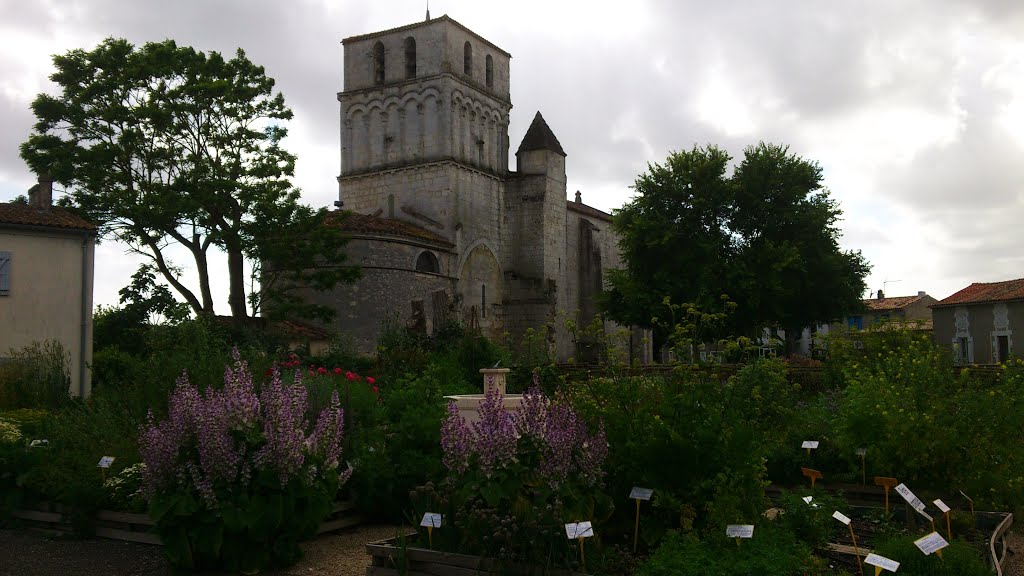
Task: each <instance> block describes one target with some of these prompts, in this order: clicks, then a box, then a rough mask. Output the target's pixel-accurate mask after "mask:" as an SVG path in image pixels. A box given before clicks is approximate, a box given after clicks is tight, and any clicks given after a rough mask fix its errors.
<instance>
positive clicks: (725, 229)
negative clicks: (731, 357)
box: [604, 143, 870, 337]
mask: <svg viewBox="0 0 1024 576" xmlns="http://www.w3.org/2000/svg"><path fill="white" fill-rule="evenodd" d="M731 160H732V158H731V157H730V156H729V154H728V153H726V152H725V151H724V150H722V149H720V148H718V147H716V146H713V145H709V146H706V147H703V148H702V147H694V148H693V149H691V150H688V151H682V152H673V153H672V154H670V155H669V157H668V159H667V160H666V162H665V163H664V164H653V165H649V167H648V171H647V172H646V173H645V174H642V175H640V176H639V177H638V178H637V180H636V183H635V184H634V186H633V188H634V190H635V191H636V193H637V195H636V197H635V198H634V199H633V200H632V201H631V202H629V203H628V204H626V205H625V206H624V207H623V208H622V209H620V210H618V211H616V213H615V215H614V227H615V230H616V231H617V232H618V234H619V236H620V242H619V245H620V248H621V249H622V252H623V257H624V260H625V262H626V268H625V269H622V270H616V271H613V272H612V273H611V274H610V276H609V291H608V292H607V293H606V294H605V296H604V306H605V309H606V311H607V312H608V314H609V315H610V316H611V317H612V318H614V319H616V320H619V321H623V322H628V323H632V324H637V325H642V326H652V327H654V326H656V325H657V324H658V322H657V320H656V318H657V317H658V316H659V315H664V314H666V313H668V310H667V309H665V306H664V304H663V302H664V301H665V298H666V297H667V298H669V299H670V301H672V302H687V303H692V304H693V305H696V306H698V307H699V308H700V309H703V310H707V311H709V312H715V311H725V306H726V303H727V302H729V301H731V302H735V306H736V310H735V311H734V312H733V313H731V314H730V315H729V321H728V322H726V323H724V324H723V325H722V326H721V328H720V330H719V331H720V332H721V334H718V335H719V336H721V335H724V334H737V335H751V336H753V335H755V334H756V333H757V331H758V330H759V329H760V328H762V327H765V326H772V325H775V326H780V327H783V328H786V329H787V334H795V333H797V332H798V331H799V330H800V329H801V328H802V327H803V326H807V325H809V324H814V323H820V322H828V321H832V320H834V319H836V318H839V317H841V316H843V315H845V314H846V313H848V312H851V311H853V310H856V309H857V308H858V307H859V306H860V305H861V301H860V295H861V294H862V293H863V291H864V287H865V286H864V277H865V276H866V275H867V273H868V271H869V269H870V268H869V265H868V264H867V262H866V261H865V260H864V258H863V256H862V255H861V253H860V252H859V251H844V250H841V249H840V248H839V242H838V236H839V230H838V228H837V227H836V223H837V222H838V220H839V217H840V216H841V214H842V211H841V210H840V209H839V206H838V205H837V204H836V202H835V201H834V200H833V199H832V198H831V197H830V196H829V193H828V191H827V190H825V189H824V188H823V187H822V174H821V168H820V167H819V166H818V165H817V164H816V163H814V162H811V161H808V160H805V159H803V158H800V157H798V156H795V155H792V154H790V152H789V149H788V148H787V147H785V146H779V145H775V144H766V143H760V144H758V145H757V146H751V147H748V148H747V149H746V150H745V151H744V157H743V160H742V161H741V162H740V163H739V165H738V166H736V168H735V170H733V172H732V174H731V175H727V172H728V167H729V163H730V161H731ZM723 295H727V296H728V298H727V299H723ZM730 306H731V305H730ZM659 336H660V337H664V335H663V334H662V335H659Z"/></svg>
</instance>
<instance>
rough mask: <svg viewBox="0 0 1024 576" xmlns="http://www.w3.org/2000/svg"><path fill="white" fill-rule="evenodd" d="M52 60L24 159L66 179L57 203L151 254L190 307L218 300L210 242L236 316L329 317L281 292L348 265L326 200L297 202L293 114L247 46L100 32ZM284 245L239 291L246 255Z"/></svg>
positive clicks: (346, 274) (328, 282)
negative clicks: (182, 258)
mask: <svg viewBox="0 0 1024 576" xmlns="http://www.w3.org/2000/svg"><path fill="white" fill-rule="evenodd" d="M53 61H54V65H55V67H56V72H55V73H54V74H53V75H52V76H51V77H50V78H51V79H52V80H53V81H54V82H55V83H56V84H57V86H58V88H59V93H58V94H56V95H49V94H40V95H39V96H38V97H37V98H36V99H35V101H34V102H33V103H32V110H33V111H34V112H35V115H36V118H37V120H38V121H37V123H36V125H35V128H34V132H33V134H31V135H30V137H29V139H28V140H27V141H26V142H25V143H23V144H22V146H21V156H22V158H23V159H24V160H25V161H26V162H27V163H28V165H29V166H30V167H31V168H32V169H33V170H35V171H36V172H39V173H48V174H50V175H51V176H52V177H53V178H54V180H55V181H56V182H58V183H60V184H63V185H64V186H65V188H66V190H67V195H66V196H65V198H64V199H63V201H64V202H65V203H66V204H68V205H70V206H71V207H73V208H76V209H77V210H79V211H80V212H81V213H82V214H83V215H84V216H85V217H87V218H89V219H91V220H92V221H93V222H95V223H97V224H98V225H99V226H100V230H101V232H102V234H103V235H104V236H107V237H113V238H116V239H118V240H120V241H122V242H124V243H125V244H126V245H128V246H129V248H130V249H131V250H133V251H135V252H137V253H139V254H142V255H145V256H147V257H148V258H149V259H150V260H151V264H152V266H153V267H154V268H155V269H156V270H158V271H159V272H160V273H161V274H162V275H163V277H164V278H165V279H166V280H167V282H168V283H169V284H170V285H171V286H172V287H173V288H174V289H175V290H176V291H177V292H178V294H180V295H181V297H182V298H183V299H184V301H185V302H186V303H187V304H188V305H189V306H190V307H191V308H192V310H194V311H195V312H196V313H197V314H211V313H212V312H213V309H214V299H213V294H212V293H211V288H210V263H209V255H210V248H211V247H214V248H216V249H219V250H223V251H224V252H225V253H226V254H227V273H228V276H229V294H228V303H229V305H230V309H231V314H232V315H233V316H235V317H244V316H246V315H247V314H248V310H247V307H246V303H247V300H248V301H249V302H250V303H253V304H254V305H255V304H257V303H267V302H269V301H277V302H280V303H281V304H282V307H281V308H278V310H277V311H278V312H283V311H285V310H287V311H288V312H289V313H298V314H303V315H314V316H320V317H325V316H328V315H329V311H328V310H326V309H324V308H321V307H317V306H310V305H305V304H303V303H302V302H301V299H298V298H295V297H294V295H292V296H289V295H288V294H289V291H290V290H293V289H294V288H295V287H297V286H313V287H314V288H319V289H323V288H329V287H331V286H333V285H334V284H336V283H337V282H340V281H344V280H349V279H352V278H354V277H355V275H356V271H355V270H354V269H353V268H351V267H347V266H344V265H343V262H344V252H343V247H344V244H345V240H344V237H343V236H342V233H341V231H340V230H339V228H338V227H337V226H326V225H324V224H325V221H326V219H327V217H328V214H327V212H326V210H319V211H314V210H311V209H309V208H308V207H306V206H303V205H302V204H300V203H299V191H298V190H296V189H295V188H293V187H292V185H291V183H290V181H289V177H291V176H292V175H293V171H294V167H295V156H294V155H292V154H290V153H289V152H288V151H286V150H285V149H284V148H283V147H282V146H281V142H282V140H283V139H284V138H285V136H286V135H287V133H288V132H287V129H286V128H285V125H284V124H285V122H287V121H288V120H289V119H291V118H292V111H291V110H290V109H289V108H288V107H287V106H286V105H285V102H284V97H283V96H282V95H281V93H280V92H277V93H275V92H274V90H273V88H274V80H273V79H271V78H269V77H267V76H266V74H265V73H264V70H263V68H262V67H261V66H257V65H255V64H253V63H252V62H251V61H249V59H248V58H246V56H245V53H244V52H243V51H242V50H239V51H238V52H237V54H236V55H235V57H234V58H232V59H230V60H227V59H225V58H223V57H222V56H221V55H220V54H218V53H217V52H210V53H209V54H205V53H203V52H199V51H196V50H194V49H192V48H189V47H182V46H177V45H176V44H175V43H174V42H173V41H171V40H166V41H164V42H158V43H148V44H146V45H144V46H142V47H141V48H136V47H135V46H133V45H132V44H130V43H128V42H127V41H125V40H121V39H108V40H106V41H104V42H103V43H102V44H100V45H99V46H98V47H96V48H95V49H94V50H92V51H88V52H87V51H84V50H73V51H71V52H68V53H67V54H64V55H58V56H55V57H54V59H53ZM281 238H287V239H288V241H289V243H290V245H289V249H288V250H287V251H285V250H283V249H282V248H281V247H280V239H281ZM172 246H175V247H181V248H184V249H185V251H186V252H184V253H185V254H188V255H189V256H190V257H191V260H192V262H191V266H190V268H191V269H192V270H194V272H195V274H196V277H195V279H194V281H190V280H189V279H187V278H186V277H185V274H184V272H183V268H182V267H179V266H178V265H176V264H175V263H174V262H172V260H171V255H172V254H173V252H174V251H170V252H169V248H170V247H172ZM284 255H287V256H289V258H287V259H283V260H281V261H275V262H274V265H273V270H274V271H275V276H276V278H275V280H276V281H274V282H263V283H262V284H261V285H260V286H259V287H254V288H253V292H254V293H253V294H250V295H249V298H247V295H246V284H247V274H248V273H247V271H246V259H247V258H249V259H252V260H254V261H259V260H260V259H261V258H267V257H272V256H284ZM189 256H186V258H189ZM256 268H257V269H259V268H260V267H259V266H256ZM190 285H191V287H190ZM195 287H198V290H194V289H193V288H195ZM256 311H257V310H256V309H254V310H253V312H254V313H255V312H256Z"/></svg>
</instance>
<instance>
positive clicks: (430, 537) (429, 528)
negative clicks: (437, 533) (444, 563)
mask: <svg viewBox="0 0 1024 576" xmlns="http://www.w3.org/2000/svg"><path fill="white" fill-rule="evenodd" d="M427 541H428V542H429V543H430V549H431V550H433V549H434V527H433V526H427Z"/></svg>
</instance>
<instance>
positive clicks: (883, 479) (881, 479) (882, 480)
mask: <svg viewBox="0 0 1024 576" xmlns="http://www.w3.org/2000/svg"><path fill="white" fill-rule="evenodd" d="M897 482H898V481H897V480H896V479H895V478H890V477H888V476H875V486H884V487H885V514H886V515H887V516H888V515H889V488H892V487H893V486H896V484H897Z"/></svg>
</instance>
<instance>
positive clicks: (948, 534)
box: [946, 512, 953, 544]
mask: <svg viewBox="0 0 1024 576" xmlns="http://www.w3.org/2000/svg"><path fill="white" fill-rule="evenodd" d="M946 538H947V539H948V540H949V543H950V544H952V543H953V530H951V529H950V527H949V512H946Z"/></svg>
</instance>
